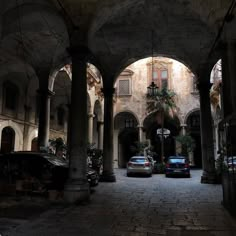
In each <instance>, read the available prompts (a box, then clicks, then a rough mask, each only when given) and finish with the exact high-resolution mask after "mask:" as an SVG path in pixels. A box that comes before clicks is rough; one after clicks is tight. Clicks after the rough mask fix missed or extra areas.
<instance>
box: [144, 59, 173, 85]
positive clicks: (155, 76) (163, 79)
mask: <svg viewBox="0 0 236 236" xmlns="http://www.w3.org/2000/svg"><path fill="white" fill-rule="evenodd" d="M148 66H149V71H150V75H151V76H150V77H151V78H150V83H151V82H152V81H153V82H154V83H155V84H156V85H157V86H158V87H159V88H168V77H169V75H168V65H167V64H166V63H163V62H160V61H155V62H154V63H153V66H152V64H151V63H150V64H148Z"/></svg>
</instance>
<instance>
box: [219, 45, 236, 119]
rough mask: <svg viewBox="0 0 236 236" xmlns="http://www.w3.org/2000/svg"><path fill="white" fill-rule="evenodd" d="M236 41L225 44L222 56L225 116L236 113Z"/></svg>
mask: <svg viewBox="0 0 236 236" xmlns="http://www.w3.org/2000/svg"><path fill="white" fill-rule="evenodd" d="M235 65H236V43H235V42H228V43H227V44H226V45H225V46H224V52H223V57H222V93H223V99H222V100H223V113H224V117H226V116H228V115H230V114H232V113H236V80H235V78H236V66H235Z"/></svg>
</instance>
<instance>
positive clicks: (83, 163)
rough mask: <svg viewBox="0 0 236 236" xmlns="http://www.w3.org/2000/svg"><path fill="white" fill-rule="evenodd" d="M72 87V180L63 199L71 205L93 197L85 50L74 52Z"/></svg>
mask: <svg viewBox="0 0 236 236" xmlns="http://www.w3.org/2000/svg"><path fill="white" fill-rule="evenodd" d="M70 52H71V56H72V85H71V105H70V122H69V125H70V128H69V142H70V144H69V163H70V164H69V179H68V181H67V183H66V185H65V191H64V198H65V200H66V201H68V202H71V203H72V202H81V201H84V200H88V199H89V197H90V193H89V184H88V181H87V177H86V171H87V142H88V116H87V73H86V71H87V63H86V62H87V55H88V50H87V48H84V47H79V48H71V50H70Z"/></svg>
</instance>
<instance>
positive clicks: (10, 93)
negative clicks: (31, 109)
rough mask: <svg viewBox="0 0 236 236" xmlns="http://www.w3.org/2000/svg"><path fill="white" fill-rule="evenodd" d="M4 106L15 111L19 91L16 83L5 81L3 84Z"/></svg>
mask: <svg viewBox="0 0 236 236" xmlns="http://www.w3.org/2000/svg"><path fill="white" fill-rule="evenodd" d="M3 96H4V98H3V99H4V108H5V109H7V110H11V111H16V108H17V105H18V97H19V91H18V88H17V86H16V85H14V84H13V83H11V82H6V83H4V85H3Z"/></svg>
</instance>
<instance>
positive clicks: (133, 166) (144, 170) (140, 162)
mask: <svg viewBox="0 0 236 236" xmlns="http://www.w3.org/2000/svg"><path fill="white" fill-rule="evenodd" d="M152 170H153V168H152V163H151V162H150V161H149V160H148V158H147V157H145V156H133V157H131V158H130V160H129V162H128V163H127V176H131V175H132V174H144V175H148V176H150V177H151V176H152Z"/></svg>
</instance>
